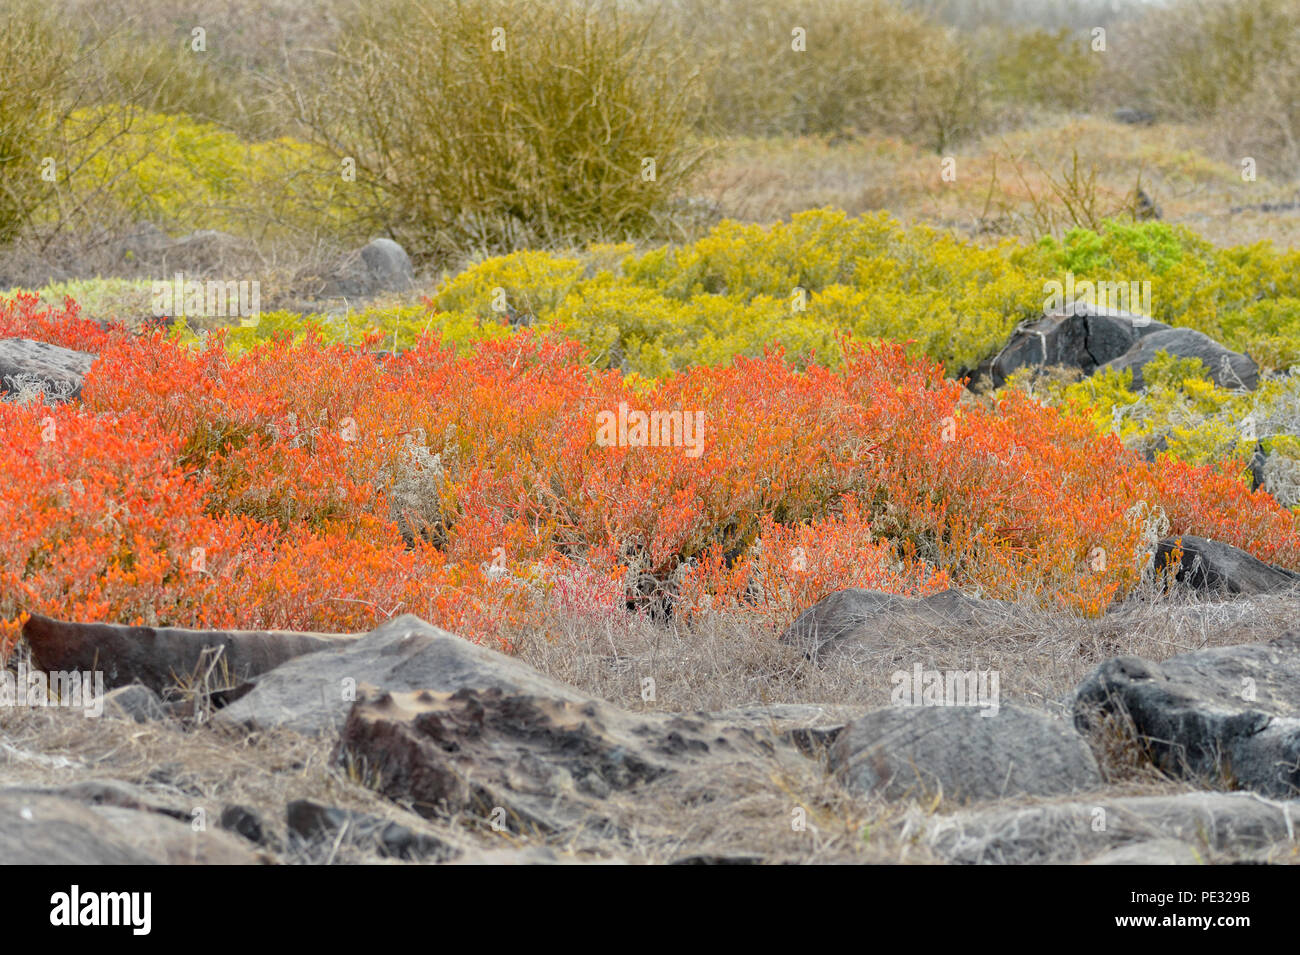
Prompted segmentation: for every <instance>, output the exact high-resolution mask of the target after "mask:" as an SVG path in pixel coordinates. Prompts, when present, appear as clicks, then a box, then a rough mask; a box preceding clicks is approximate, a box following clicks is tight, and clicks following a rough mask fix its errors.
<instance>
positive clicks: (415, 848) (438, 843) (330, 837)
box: [286, 799, 463, 862]
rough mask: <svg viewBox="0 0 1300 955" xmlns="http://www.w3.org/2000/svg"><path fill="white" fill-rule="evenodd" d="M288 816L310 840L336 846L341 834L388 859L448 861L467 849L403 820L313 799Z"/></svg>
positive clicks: (295, 805) (295, 831)
mask: <svg viewBox="0 0 1300 955" xmlns="http://www.w3.org/2000/svg"><path fill="white" fill-rule="evenodd" d="M286 815H287V819H288V824H289V832H290V833H291V834H292V835H294V836H295V837H297V838H298V839H299V840H301V841H302V842H306V843H316V842H326V843H329V844H331V845H332V844H333V843H335V842H337V841H339V840H340V837H341V838H342V839H343V840H346V841H348V842H349V843H350V844H351V845H355V846H359V847H361V848H367V849H373V850H374V851H375V852H377V853H378V854H379V855H381V856H383V857H385V858H391V859H402V860H405V861H407V862H416V861H419V862H423V861H429V862H447V861H450V860H451V859H454V858H456V857H458V856H460V855H461V854H462V851H463V850H462V849H461V847H459V846H456V845H453V844H452V843H450V842H447V841H446V840H444V839H440V838H438V837H436V836H432V835H429V834H428V833H423V832H416V831H415V830H413V829H411V828H409V827H407V826H403V825H401V824H400V823H397V822H392V821H390V820H387V819H381V818H380V817H378V816H372V815H370V814H369V813H364V812H354V811H352V810H349V809H336V808H333V807H331V806H324V805H321V804H320V803H318V802H313V801H312V800H310V799H297V800H294V801H293V802H291V803H289V806H288V809H287V811H286Z"/></svg>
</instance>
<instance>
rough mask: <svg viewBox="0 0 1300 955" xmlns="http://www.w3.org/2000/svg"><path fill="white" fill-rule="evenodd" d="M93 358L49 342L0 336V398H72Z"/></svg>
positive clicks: (88, 354) (78, 390) (85, 353)
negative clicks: (42, 396) (40, 396)
mask: <svg viewBox="0 0 1300 955" xmlns="http://www.w3.org/2000/svg"><path fill="white" fill-rule="evenodd" d="M96 357H97V356H96V355H92V354H90V353H88V352H80V351H74V350H72V349H71V348H64V347H62V346H61V345H51V344H50V343H49V342H37V341H32V340H30V339H27V338H0V398H4V399H8V400H19V401H26V400H30V399H32V398H35V397H36V396H38V395H44V396H45V400H46V401H47V402H50V403H53V402H56V401H74V400H76V399H78V398H80V397H81V386H82V384H83V383H84V382H85V380H86V374H87V373H88V372H89V371H90V366H91V365H93V364H94V363H95V358H96Z"/></svg>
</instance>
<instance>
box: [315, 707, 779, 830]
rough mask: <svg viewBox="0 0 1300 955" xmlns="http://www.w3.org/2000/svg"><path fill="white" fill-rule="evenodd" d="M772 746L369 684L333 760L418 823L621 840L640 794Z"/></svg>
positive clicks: (680, 723)
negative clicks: (468, 819)
mask: <svg viewBox="0 0 1300 955" xmlns="http://www.w3.org/2000/svg"><path fill="white" fill-rule="evenodd" d="M779 745H781V744H779V743H778V742H777V741H776V740H775V739H774V738H773V737H772V736H771V735H770V734H768V733H766V732H763V731H761V730H755V729H751V728H749V727H743V726H742V727H737V726H733V725H727V724H719V723H713V722H710V721H708V720H706V719H703V718H692V717H687V716H680V715H668V714H657V713H630V712H627V711H624V710H620V709H618V708H617V707H613V706H610V705H609V704H607V703H602V702H597V701H593V700H589V701H574V700H570V699H564V698H557V697H554V696H538V695H534V694H530V693H507V692H503V691H502V690H500V689H495V688H493V689H486V690H478V689H470V688H465V689H461V690H458V691H457V692H455V693H440V692H431V691H421V692H416V693H385V692H381V691H378V690H375V689H373V688H370V689H368V692H367V693H366V694H365V695H364V696H363V698H362V699H361V700H359V701H358V702H357V704H356V705H355V706H354V707H353V708H352V711H351V713H350V714H349V716H348V721H347V724H346V725H345V726H344V727H343V731H342V733H341V735H340V738H339V743H338V747H337V749H336V753H335V755H336V757H337V758H338V759H339V760H340V761H341V762H343V763H345V764H346V765H349V766H352V767H356V768H358V769H359V770H360V771H361V772H362V773H363V775H364V776H366V777H367V778H373V779H375V780H377V783H376V788H377V789H378V791H379V792H380V793H382V794H383V795H384V796H387V797H388V798H389V799H392V800H394V801H396V802H398V803H400V804H402V805H407V806H410V807H412V808H413V809H414V810H415V811H416V812H418V813H420V814H421V815H424V816H428V817H433V816H438V815H444V814H453V813H463V814H467V815H470V816H476V817H478V818H479V819H481V820H482V825H483V826H484V827H485V828H487V827H489V826H490V827H492V828H493V829H495V830H497V831H501V830H508V831H510V832H514V833H528V834H547V833H553V832H557V831H560V830H564V829H569V828H581V829H582V830H584V831H586V832H591V833H605V834H606V835H607V836H613V837H615V838H620V837H622V836H625V835H626V833H627V832H628V831H630V828H631V827H632V826H641V824H642V823H643V822H644V820H641V822H638V816H639V815H644V814H643V813H642V814H638V813H637V811H636V809H637V803H638V799H639V797H641V796H642V795H643V794H644V793H645V791H646V789H647V788H648V787H650V786H653V785H656V784H657V783H659V782H660V781H661V780H666V779H667V778H668V777H673V776H677V777H687V776H691V775H694V774H698V773H700V772H709V771H714V772H717V771H720V770H722V769H723V768H724V767H725V766H726V765H727V764H729V763H732V762H735V761H737V760H754V759H760V758H765V757H766V758H770V757H771V756H772V755H774V754H775V752H776V750H777V748H778V746H779ZM796 758H797V757H796ZM641 831H642V832H646V831H648V829H647V828H641Z"/></svg>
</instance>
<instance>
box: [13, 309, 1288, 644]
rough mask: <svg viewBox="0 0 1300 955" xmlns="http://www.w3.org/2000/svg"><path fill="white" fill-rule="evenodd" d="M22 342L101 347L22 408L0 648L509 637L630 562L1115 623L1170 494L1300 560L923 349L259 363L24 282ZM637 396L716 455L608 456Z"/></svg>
mask: <svg viewBox="0 0 1300 955" xmlns="http://www.w3.org/2000/svg"><path fill="white" fill-rule="evenodd" d="M0 337H25V338H33V339H38V340H41V341H48V342H52V343H55V344H59V345H64V346H67V347H71V348H77V349H83V350H87V351H94V352H96V353H97V354H98V355H99V358H98V360H97V361H96V363H95V365H94V367H93V368H92V370H91V372H90V374H89V376H88V378H87V380H86V384H85V387H84V389H83V392H82V400H81V402H80V403H74V404H61V405H52V406H47V405H44V404H39V403H38V404H27V405H23V404H17V403H0V652H3V649H4V648H6V647H8V646H10V645H12V642H13V640H14V639H15V638H16V636H17V633H18V631H19V628H20V627H21V624H22V621H23V619H24V616H25V614H28V613H42V614H47V615H52V616H58V617H64V618H71V619H78V620H102V621H117V622H125V623H135V622H146V623H150V624H159V625H174V626H192V627H216V626H221V627H258V628H291V629H304V630H330V631H357V630H365V629H368V628H370V627H371V626H373V625H374V624H375V623H376V622H378V621H380V620H383V619H385V618H386V617H387V616H390V615H392V614H395V613H416V614H419V615H421V616H423V617H425V618H426V619H428V620H430V621H432V622H434V623H437V624H439V625H440V626H443V627H445V628H447V629H450V630H453V631H456V632H459V633H462V634H464V635H465V636H467V637H470V638H471V639H475V640H483V641H487V642H490V643H492V644H494V645H503V646H507V647H508V646H509V642H510V635H511V634H512V633H514V632H516V630H515V628H518V627H521V626H528V625H530V622H533V621H536V620H539V619H541V615H543V614H544V613H545V612H546V611H547V608H550V609H555V608H561V609H566V610H571V611H573V610H576V611H584V612H590V613H596V614H614V613H624V612H626V609H625V608H626V598H627V594H628V592H629V590H630V589H631V586H630V583H629V581H630V580H631V579H632V576H633V575H637V576H642V577H643V576H644V575H651V576H652V577H654V578H656V579H659V580H666V579H668V578H669V577H670V576H671V577H673V578H674V580H675V587H676V590H677V602H676V609H677V612H678V613H679V615H681V616H682V617H684V618H686V619H689V618H690V617H691V615H693V614H697V613H701V612H706V611H710V610H711V611H731V612H743V613H753V614H758V615H761V616H762V620H763V622H764V623H765V624H770V625H771V626H772V627H773V628H779V627H781V626H784V625H785V624H786V623H788V622H789V620H790V619H791V618H792V616H793V615H794V614H795V613H797V612H798V611H799V610H800V609H802V608H804V607H806V606H808V605H809V604H811V603H812V602H814V601H815V600H817V599H819V598H820V597H822V596H825V595H826V594H827V593H830V592H832V591H834V590H836V589H840V588H844V587H851V586H858V587H872V588H878V589H885V590H890V591H895V592H901V593H924V592H930V591H933V590H936V589H942V588H943V587H946V586H949V585H958V586H962V587H966V588H974V587H978V588H980V589H981V590H982V591H983V592H984V593H985V594H987V595H990V596H996V597H1007V598H1017V597H1022V596H1025V595H1033V596H1036V597H1037V598H1038V599H1039V600H1041V601H1044V602H1046V603H1049V604H1055V605H1063V606H1066V607H1070V608H1074V609H1076V610H1078V611H1081V612H1084V613H1090V614H1095V613H1099V612H1101V611H1102V610H1103V609H1104V608H1105V607H1106V606H1107V605H1108V604H1109V603H1110V602H1111V601H1113V600H1115V599H1117V598H1119V597H1122V596H1123V595H1124V594H1125V593H1126V592H1127V591H1128V590H1129V589H1131V588H1132V587H1133V586H1134V585H1135V584H1136V582H1137V581H1138V580H1139V578H1140V574H1141V568H1142V565H1143V562H1144V559H1145V557H1146V554H1147V550H1146V536H1145V533H1144V528H1143V516H1144V515H1145V514H1148V513H1151V512H1154V511H1155V510H1156V509H1161V508H1162V509H1163V510H1164V512H1165V513H1166V514H1167V516H1168V518H1169V520H1170V524H1171V528H1170V529H1171V532H1172V533H1195V534H1200V535H1203V536H1206V537H1213V538H1217V539H1221V540H1224V541H1227V542H1229V543H1232V544H1235V545H1237V546H1240V547H1243V548H1245V549H1246V550H1248V551H1250V552H1251V553H1253V554H1255V555H1256V556H1258V557H1260V558H1261V559H1264V560H1268V561H1271V562H1275V563H1279V564H1282V565H1284V566H1287V567H1291V568H1296V569H1300V535H1298V534H1297V529H1296V525H1295V518H1294V516H1293V515H1292V514H1291V513H1290V512H1289V511H1287V510H1285V509H1283V508H1281V507H1280V506H1278V505H1277V504H1276V503H1275V502H1274V501H1273V500H1272V498H1271V497H1269V496H1267V495H1265V494H1263V493H1252V492H1250V491H1249V490H1248V489H1247V487H1246V486H1245V484H1244V483H1243V482H1242V480H1241V476H1240V475H1239V474H1232V473H1227V472H1223V471H1217V470H1213V469H1210V468H1204V467H1200V468H1195V467H1190V466H1187V465H1184V464H1180V463H1178V462H1174V461H1162V462H1159V463H1156V464H1148V463H1146V462H1144V461H1143V460H1141V459H1140V458H1139V457H1137V456H1135V455H1134V454H1132V453H1130V452H1128V451H1125V450H1124V449H1123V447H1122V446H1121V445H1120V443H1119V441H1118V440H1117V439H1116V438H1114V437H1113V436H1102V435H1099V434H1098V433H1097V432H1096V431H1095V430H1094V429H1093V427H1092V426H1091V425H1089V424H1088V423H1087V422H1086V421H1085V420H1083V419H1082V418H1081V417H1078V416H1074V415H1071V414H1070V413H1068V412H1061V411H1058V410H1056V409H1051V408H1044V407H1042V406H1040V405H1038V404H1036V403H1035V402H1033V401H1032V400H1031V399H1030V398H1028V397H1026V396H1023V395H1019V394H1014V395H1009V396H1007V397H1005V398H1003V399H1001V400H1000V401H998V402H997V403H996V404H987V405H986V404H980V403H970V402H962V401H961V395H962V389H961V387H960V385H959V384H957V383H955V382H953V381H951V380H947V379H945V378H944V377H943V370H942V368H941V367H940V366H938V365H935V364H933V363H931V362H928V361H926V360H923V359H922V360H918V359H915V358H911V357H908V355H907V354H906V353H905V350H904V347H903V345H901V344H900V345H894V344H881V345H864V344H860V343H854V342H850V341H846V342H845V344H844V348H845V349H846V361H845V362H844V364H843V367H842V368H841V369H839V370H837V371H830V370H827V369H824V368H821V367H817V366H812V367H810V368H808V369H807V370H806V371H799V370H796V369H795V368H794V367H792V366H791V365H790V364H789V363H787V361H786V360H785V359H784V357H783V355H782V354H781V352H780V351H779V350H778V351H773V352H771V353H769V354H768V355H767V356H766V357H764V358H763V359H761V360H748V359H742V358H737V359H736V360H735V361H734V362H733V363H732V364H731V365H729V366H726V367H695V368H691V369H689V370H688V371H686V372H683V373H680V374H678V375H675V376H673V377H670V378H668V379H666V380H663V381H661V382H658V383H654V384H652V385H650V386H648V387H635V388H634V387H633V385H632V384H631V383H630V382H628V381H625V380H624V378H623V376H622V375H620V374H619V373H618V372H614V371H598V370H593V369H592V368H591V367H590V366H589V365H588V363H587V362H586V360H585V356H584V354H583V352H582V350H581V347H580V346H579V345H578V344H576V343H574V342H571V341H565V340H562V339H558V338H552V337H537V336H533V335H528V334H524V335H520V336H518V337H515V338H512V339H509V340H507V341H501V342H492V343H485V344H482V345H480V346H478V347H477V349H476V350H475V351H474V352H472V353H470V354H462V355H459V356H458V355H457V354H456V352H455V351H454V350H453V349H450V348H444V347H442V346H441V345H440V343H439V342H437V341H433V340H425V341H423V342H422V343H420V344H419V345H418V347H416V348H414V349H412V350H410V351H407V352H404V353H402V354H400V355H397V356H387V357H382V358H381V357H378V356H376V355H375V354H374V353H373V352H372V351H370V350H369V349H368V348H367V347H366V346H362V347H345V346H337V345H336V346H326V345H323V344H321V343H320V342H319V341H316V340H313V339H310V338H309V339H308V340H307V341H305V342H301V343H299V344H291V343H289V342H287V341H279V342H274V343H271V344H268V345H266V346H264V347H259V348H257V349H254V350H251V351H248V352H244V353H242V354H238V355H233V354H231V353H230V352H229V351H228V350H227V349H226V347H225V345H224V343H223V341H222V339H221V338H220V336H216V337H213V338H211V339H210V340H208V341H207V342H206V343H204V344H202V345H198V346H195V345H186V344H183V343H180V342H178V341H175V340H171V339H169V338H167V337H165V336H164V335H163V334H162V333H161V332H155V333H153V334H151V335H145V336H137V335H133V334H130V333H128V332H126V331H124V330H122V329H117V328H110V329H104V328H101V327H100V326H99V325H97V324H95V323H92V322H87V321H84V320H82V319H80V318H79V317H78V315H77V309H76V306H75V303H72V302H71V301H69V302H68V303H67V304H66V305H65V307H64V308H62V309H51V308H47V307H45V306H43V305H41V304H39V303H38V302H37V301H36V300H35V299H34V298H32V297H19V298H16V299H13V300H8V301H4V300H0ZM624 402H625V403H627V405H628V407H629V408H632V409H640V410H645V411H651V410H660V411H672V410H681V411H685V412H697V411H698V412H702V413H703V427H704V432H703V434H704V451H703V453H702V454H701V455H699V456H698V457H696V456H691V455H688V454H686V453H684V450H683V448H680V447H626V446H622V447H620V446H612V447H610V446H603V445H602V444H601V443H599V442H598V441H597V416H598V414H599V413H600V412H602V411H606V412H608V411H612V410H614V409H617V408H618V407H619V405H620V403H624ZM434 455H437V457H436V458H435V457H434ZM501 569H504V570H506V571H508V573H500V572H499V571H500V570H501Z"/></svg>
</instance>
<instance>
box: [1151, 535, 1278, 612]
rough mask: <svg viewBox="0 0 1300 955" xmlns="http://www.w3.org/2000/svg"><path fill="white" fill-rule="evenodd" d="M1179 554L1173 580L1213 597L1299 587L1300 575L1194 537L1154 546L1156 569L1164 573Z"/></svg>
mask: <svg viewBox="0 0 1300 955" xmlns="http://www.w3.org/2000/svg"><path fill="white" fill-rule="evenodd" d="M1176 552H1178V553H1180V556H1179V558H1178V566H1177V568H1176V569H1175V570H1174V579H1175V580H1177V581H1178V582H1179V583H1183V584H1186V585H1187V586H1188V587H1191V588H1192V589H1193V590H1198V591H1201V592H1202V593H1207V594H1212V595H1214V596H1220V597H1222V596H1235V595H1239V594H1247V595H1260V594H1284V593H1289V592H1291V591H1293V590H1295V589H1296V588H1297V587H1300V574H1297V573H1296V572H1295V571H1292V570H1287V569H1286V568H1285V567H1278V566H1275V565H1273V564H1266V563H1264V562H1263V561H1262V560H1260V559H1259V558H1257V557H1254V556H1252V555H1250V554H1248V553H1246V551H1244V550H1241V549H1240V548H1238V547H1233V546H1232V545H1231V544H1225V543H1223V542H1222V541H1213V540H1208V539H1206V538H1204V537H1197V536H1196V535H1194V534H1183V535H1182V536H1180V537H1166V538H1164V539H1163V540H1161V541H1160V543H1159V544H1158V545H1157V546H1156V555H1155V568H1156V570H1164V569H1165V568H1166V567H1169V566H1170V565H1171V564H1172V563H1173V562H1174V555H1175V553H1176Z"/></svg>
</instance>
